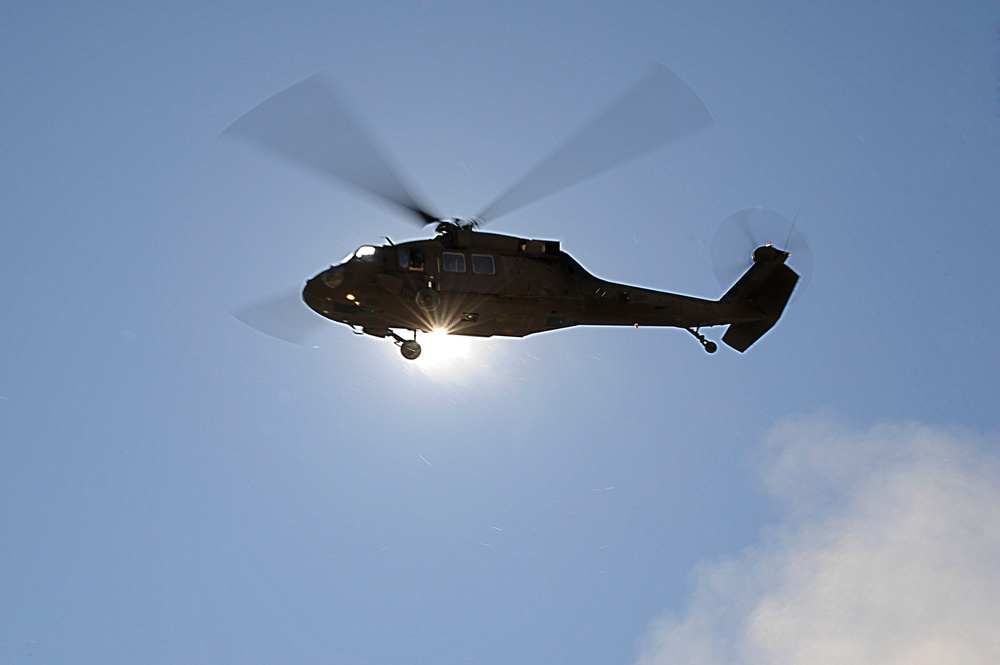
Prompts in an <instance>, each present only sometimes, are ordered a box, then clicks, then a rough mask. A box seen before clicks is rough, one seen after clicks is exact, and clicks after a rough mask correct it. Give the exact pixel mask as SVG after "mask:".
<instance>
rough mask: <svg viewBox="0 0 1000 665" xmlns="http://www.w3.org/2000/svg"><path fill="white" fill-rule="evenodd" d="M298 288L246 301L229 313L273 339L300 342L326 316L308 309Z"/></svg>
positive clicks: (309, 335)
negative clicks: (242, 305)
mask: <svg viewBox="0 0 1000 665" xmlns="http://www.w3.org/2000/svg"><path fill="white" fill-rule="evenodd" d="M300 293H301V292H300V291H299V290H295V291H288V292H286V293H282V294H279V295H277V296H274V297H271V298H268V299H267V300H262V301H260V302H258V303H256V304H253V305H247V306H246V307H242V308H240V309H238V310H237V311H235V312H233V316H235V317H236V318H237V319H239V320H240V321H242V322H243V323H245V324H246V325H248V326H250V327H251V328H253V329H254V330H257V331H259V332H262V333H264V334H265V335H269V336H271V337H276V338H277V339H281V340H284V341H286V342H291V343H292V344H298V345H304V344H305V343H306V341H307V340H309V339H311V338H313V337H314V336H315V334H316V333H317V332H319V330H320V329H322V328H323V327H324V325H325V324H326V320H325V319H323V317H321V316H319V315H318V314H316V313H315V312H313V311H312V310H310V309H309V308H308V307H307V306H306V304H305V303H304V302H302V296H301V295H300Z"/></svg>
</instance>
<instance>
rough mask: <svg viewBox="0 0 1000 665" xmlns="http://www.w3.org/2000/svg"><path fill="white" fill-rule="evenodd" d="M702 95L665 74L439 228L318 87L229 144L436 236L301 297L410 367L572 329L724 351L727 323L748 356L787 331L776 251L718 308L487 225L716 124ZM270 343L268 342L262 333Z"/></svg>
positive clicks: (245, 125) (314, 283) (757, 254)
mask: <svg viewBox="0 0 1000 665" xmlns="http://www.w3.org/2000/svg"><path fill="white" fill-rule="evenodd" d="M711 121H712V119H711V115H710V114H709V112H708V109H707V108H706V107H705V105H704V104H703V103H702V101H701V100H700V99H699V98H698V96H697V94H696V93H695V92H694V91H693V90H692V89H691V88H690V87H688V85H687V84H686V83H684V82H683V81H682V80H681V79H680V78H678V77H677V76H676V75H675V74H674V73H672V72H671V71H669V70H668V69H666V68H665V67H662V66H656V67H654V68H653V69H652V70H651V71H650V72H649V74H648V75H647V76H646V77H644V78H643V79H642V80H640V81H639V83H638V84H637V85H635V86H634V87H633V88H631V89H630V90H629V91H627V92H626V93H625V94H624V95H623V96H621V97H620V98H619V99H618V101H617V102H615V103H614V104H612V105H611V106H610V107H608V108H607V109H606V110H605V111H604V112H603V113H602V114H601V115H600V116H598V117H597V119H595V120H594V121H593V122H592V123H590V124H589V125H587V126H586V127H585V128H584V129H583V130H581V131H580V132H578V133H577V134H575V135H574V136H573V137H572V138H571V139H570V140H569V141H568V142H567V143H565V144H564V145H563V146H562V147H561V148H559V149H557V150H556V151H555V152H553V153H552V154H551V155H550V156H549V157H548V158H547V159H545V160H543V161H542V162H541V163H540V164H539V165H538V166H536V167H535V168H534V169H533V170H531V171H529V173H528V174H527V175H526V176H524V177H523V178H522V179H521V180H520V181H519V182H517V183H516V184H515V185H514V186H512V187H511V188H510V189H508V190H507V192H506V193H504V194H503V195H501V196H500V197H498V198H497V199H496V200H495V201H494V202H493V203H492V204H491V205H490V206H488V207H487V208H486V209H485V210H483V211H482V212H481V213H479V214H478V215H476V216H475V217H470V218H442V217H440V216H438V215H435V214H433V213H430V212H428V207H427V206H425V205H423V204H421V203H418V202H417V198H416V197H415V196H414V194H413V193H412V190H411V189H410V188H408V187H407V186H405V185H404V184H403V181H402V179H401V178H400V177H399V176H398V175H397V171H396V170H395V169H393V168H391V167H390V165H389V162H388V160H387V159H386V158H385V157H383V154H382V153H381V151H380V150H379V149H377V148H376V146H375V143H374V141H372V140H371V139H370V138H369V136H368V135H367V133H366V132H365V131H364V129H363V128H362V127H361V125H360V124H359V123H358V122H357V121H356V120H355V118H354V116H352V114H351V113H350V112H349V111H348V110H347V108H346V106H345V104H343V102H342V101H341V100H340V99H339V97H338V96H337V94H336V92H335V91H334V89H333V88H332V87H331V86H330V85H329V84H327V83H326V82H325V81H324V80H323V79H322V78H321V77H318V76H314V77H311V78H308V79H306V80H304V81H302V82H300V83H298V84H296V85H293V86H292V87H290V88H288V89H286V90H284V91H283V92H280V93H278V94H277V95H275V96H273V97H271V98H270V99H268V100H266V101H264V102H262V103H261V104H259V105H258V106H256V107H255V108H253V109H252V110H251V111H249V112H248V113H246V114H245V115H243V116H242V117H241V118H239V119H238V120H236V121H235V122H234V123H233V124H232V125H230V126H229V128H227V129H226V130H225V131H224V132H223V136H230V137H234V138H238V139H241V140H245V141H248V142H250V143H251V144H254V145H256V146H257V147H260V148H263V149H264V150H266V151H269V152H271V153H276V154H278V155H280V156H281V157H283V158H286V159H290V160H291V161H293V162H296V163H299V164H303V165H306V166H308V167H310V168H312V169H314V170H316V171H318V172H319V173H321V174H322V175H324V176H326V177H329V178H333V179H336V180H339V181H342V182H346V183H348V184H350V185H353V186H355V187H357V188H359V189H361V190H362V191H364V192H367V193H368V194H370V195H373V196H375V197H377V198H378V199H380V200H381V201H383V202H388V203H390V204H393V205H394V206H395V207H397V208H399V209H400V210H401V211H403V212H404V213H405V214H406V215H407V216H409V217H410V218H412V219H413V220H414V221H416V222H417V223H418V224H419V225H420V226H422V227H423V226H433V227H434V230H435V235H434V236H433V237H431V238H427V239H421V240H413V241H409V242H401V243H398V244H396V243H393V242H392V241H390V240H389V239H388V238H386V241H387V244H385V245H365V246H363V247H360V248H359V249H357V250H356V251H354V252H352V253H351V254H349V255H348V256H347V257H345V258H344V259H343V260H342V261H340V262H339V263H337V264H335V265H333V266H331V267H330V268H328V269H327V270H324V271H322V272H321V273H319V274H317V275H316V276H314V277H313V278H311V279H309V280H308V281H307V282H306V285H305V287H304V288H303V290H302V294H301V295H302V300H303V301H304V302H305V304H306V305H307V306H308V307H309V308H310V309H311V310H312V311H314V312H315V313H316V314H319V315H320V316H322V317H324V318H325V319H329V320H330V321H335V322H337V323H343V324H345V325H348V326H350V327H351V328H352V329H354V331H355V332H359V333H363V334H367V335H372V336H375V337H379V338H389V339H390V340H391V341H393V342H394V343H395V344H396V345H397V346H398V347H399V349H400V352H401V353H402V355H403V357H404V358H406V359H408V360H414V359H416V358H417V357H418V356H419V355H420V352H421V347H420V344H419V342H418V341H417V333H429V332H431V331H436V330H444V331H446V332H448V333H449V334H452V335H470V336H476V337H491V336H507V337H524V336H526V335H531V334H534V333H540V332H548V331H552V330H558V329H561V328H568V327H571V326H578V325H585V326H636V327H638V326H666V327H675V328H681V329H684V330H686V331H688V332H689V333H690V334H691V335H693V336H694V337H695V338H696V339H697V340H698V341H699V342H700V343H701V345H702V346H703V347H704V349H705V351H707V352H708V353H715V352H716V350H717V349H718V346H717V345H716V343H715V342H712V341H710V340H708V339H706V338H705V336H704V335H703V334H701V332H700V330H701V328H704V327H710V326H720V325H728V326H729V327H728V330H727V331H726V332H725V334H724V335H723V337H722V341H723V342H724V343H725V344H727V345H728V346H730V347H731V348H733V349H735V350H736V351H739V352H743V351H746V350H747V349H748V348H749V347H750V346H751V345H752V344H754V342H756V341H757V340H758V339H760V338H761V337H762V336H763V335H764V334H765V333H766V332H767V331H768V330H770V329H771V328H772V327H773V326H774V325H775V323H777V321H778V319H779V318H780V316H781V314H782V312H783V310H784V309H785V306H786V304H787V303H788V301H789V298H790V296H791V295H792V292H793V290H794V289H795V285H796V283H797V282H798V280H799V275H798V273H796V272H795V271H794V270H793V269H792V268H790V267H789V266H788V265H787V264H786V260H787V259H788V257H789V255H790V254H789V252H787V251H785V250H784V249H779V248H778V247H775V246H774V245H772V244H771V243H770V242H767V243H763V244H760V246H758V247H756V249H753V251H752V253H751V256H750V259H751V260H750V266H749V269H747V270H746V271H745V272H744V273H743V274H742V276H741V277H739V279H738V280H737V281H736V282H735V284H733V285H732V287H731V288H729V289H728V290H727V291H726V292H725V294H724V295H723V296H722V297H721V298H720V299H718V300H707V299H702V298H696V297H691V296H687V295H681V294H675V293H669V292H664V291H656V290H653V289H648V288H641V287H637V286H630V285H627V284H620V283H617V282H611V281H607V280H604V279H601V278H599V277H596V276H594V275H593V274H591V273H590V272H588V271H587V270H586V269H585V268H584V267H583V266H581V265H580V264H579V263H578V262H577V261H576V260H575V259H574V258H573V257H572V256H570V255H569V254H568V253H566V252H565V251H563V250H562V249H561V248H560V244H559V242H558V241H555V240H537V239H529V238H520V237H515V236H510V235H504V234H499V233H487V232H484V231H481V230H480V228H481V227H482V225H483V224H485V223H486V222H488V221H492V220H493V219H495V218H496V217H499V216H500V215H503V214H506V213H508V212H511V211H512V210H514V209H516V208H520V207H522V206H524V205H527V204H528V203H532V202H534V201H537V200H539V199H541V198H543V197H545V196H548V195H549V194H552V193H554V192H556V191H558V190H561V189H564V188H565V187H568V186H570V185H572V184H575V183H577V182H579V181H581V180H584V179H586V178H589V177H591V176H593V175H596V174H597V173H599V172H601V171H603V170H605V169H607V168H610V167H612V166H616V165H618V164H620V163H622V162H624V161H626V160H628V159H631V158H633V157H635V156H638V155H640V154H642V153H645V152H647V151H649V150H652V149H654V148H658V147H660V146H663V145H666V144H668V143H671V142H674V141H678V140H680V139H682V138H685V137H687V136H689V135H691V134H694V133H695V132H697V131H699V130H701V129H703V128H705V127H707V126H708V125H709V124H710V123H711ZM265 332H267V331H266V330H265Z"/></svg>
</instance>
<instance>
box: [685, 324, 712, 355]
mask: <svg viewBox="0 0 1000 665" xmlns="http://www.w3.org/2000/svg"><path fill="white" fill-rule="evenodd" d="M685 330H687V331H688V332H689V333H691V334H692V335H694V336H695V339H697V340H698V341H699V342H701V345H702V346H703V347H705V351H707V352H708V353H715V352H716V351H718V350H719V346H718V345H717V344H716V343H715V342H713V341H711V340H707V339H705V336H704V335H702V334H701V333H700V332H698V329H697V328H685Z"/></svg>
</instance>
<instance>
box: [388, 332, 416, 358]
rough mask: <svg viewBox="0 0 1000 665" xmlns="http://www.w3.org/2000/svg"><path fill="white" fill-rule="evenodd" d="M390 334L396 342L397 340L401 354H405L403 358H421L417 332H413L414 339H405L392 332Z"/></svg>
mask: <svg viewBox="0 0 1000 665" xmlns="http://www.w3.org/2000/svg"><path fill="white" fill-rule="evenodd" d="M389 334H390V335H391V336H392V338H393V339H394V340H396V345H397V346H398V347H399V352H400V353H402V354H403V357H404V358H406V359H407V360H416V359H417V358H419V357H420V351H421V349H420V344H419V343H418V342H417V331H416V330H414V331H413V339H403V338H402V337H400V336H399V335H397V334H396V333H395V332H393V331H392V330H390V331H389Z"/></svg>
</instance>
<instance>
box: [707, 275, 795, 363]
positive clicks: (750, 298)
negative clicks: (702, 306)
mask: <svg viewBox="0 0 1000 665" xmlns="http://www.w3.org/2000/svg"><path fill="white" fill-rule="evenodd" d="M798 281H799V275H798V273H796V272H795V271H794V270H792V269H791V268H789V267H788V266H787V265H785V263H784V261H783V260H780V261H774V260H764V261H757V262H755V263H754V264H753V265H752V266H751V267H750V269H749V270H748V271H747V272H746V273H745V274H744V275H743V277H741V278H740V279H739V281H737V282H736V284H734V285H733V287H732V288H731V289H729V291H727V292H726V295H724V296H722V302H726V303H729V304H735V305H743V306H749V307H750V308H752V309H753V310H756V311H757V312H759V313H760V314H761V315H762V316H761V318H759V319H757V320H754V321H746V322H743V323H733V324H732V325H730V326H729V329H728V330H726V333H725V334H724V335H723V336H722V341H723V342H725V343H726V344H727V345H728V346H730V347H732V348H733V349H736V350H737V351H739V352H740V353H742V352H744V351H746V350H747V349H748V348H750V346H751V345H752V344H753V343H754V342H756V341H757V340H758V339H760V338H761V337H763V336H764V333H766V332H767V331H768V330H770V329H771V328H773V327H774V324H776V323H777V322H778V319H779V318H781V313H782V312H783V311H784V310H785V305H787V304H788V299H789V298H790V297H791V295H792V291H793V290H794V289H795V284H796V283H797V282H798Z"/></svg>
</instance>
